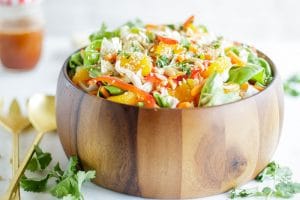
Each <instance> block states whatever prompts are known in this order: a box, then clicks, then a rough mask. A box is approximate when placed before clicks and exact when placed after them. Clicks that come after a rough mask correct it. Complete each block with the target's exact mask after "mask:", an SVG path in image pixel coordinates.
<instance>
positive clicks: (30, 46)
mask: <svg viewBox="0 0 300 200" xmlns="http://www.w3.org/2000/svg"><path fill="white" fill-rule="evenodd" d="M43 33H44V17H43V12H42V8H41V1H40V0H0V60H1V62H2V64H3V66H5V67H7V68H12V69H21V70H24V69H25V70H26V69H32V68H34V67H35V66H36V64H37V62H38V61H39V58H40V55H41V50H42V43H43Z"/></svg>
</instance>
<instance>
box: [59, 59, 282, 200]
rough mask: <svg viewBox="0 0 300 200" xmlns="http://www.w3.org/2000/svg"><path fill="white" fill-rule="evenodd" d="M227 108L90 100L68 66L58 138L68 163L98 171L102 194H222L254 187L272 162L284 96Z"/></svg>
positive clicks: (267, 93) (261, 96)
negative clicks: (71, 160)
mask: <svg viewBox="0 0 300 200" xmlns="http://www.w3.org/2000/svg"><path fill="white" fill-rule="evenodd" d="M259 54H260V56H261V57H263V58H264V59H266V60H267V61H268V62H269V63H270V65H271V67H272V70H273V75H274V79H273V81H272V82H271V83H270V85H269V86H268V87H267V88H266V89H265V90H264V91H262V92H260V93H258V94H256V95H254V96H252V97H249V98H246V99H243V100H240V101H237V102H234V103H229V104H225V105H220V106H214V107H207V108H194V109H165V108H163V109H146V108H140V107H135V106H129V105H123V104H118V103H114V102H111V101H108V100H105V99H103V98H100V97H96V96H92V95H89V94H87V93H85V92H84V91H83V90H81V89H79V88H78V87H77V86H75V85H74V84H73V83H72V81H71V80H70V78H69V76H68V73H67V65H68V60H69V58H68V59H67V61H66V62H65V64H64V66H63V68H62V70H61V73H60V76H59V80H58V86H57V100H56V105H57V108H56V109H57V110H56V113H57V126H58V133H59V137H60V140H61V143H62V145H63V148H64V150H65V153H66V154H67V156H78V158H79V161H80V164H81V167H82V168H83V169H84V170H90V169H94V170H96V178H95V179H94V182H95V183H96V184H97V185H100V186H102V187H105V188H108V189H111V190H114V191H117V192H122V193H126V194H130V195H135V196H141V197H148V198H172V199H173V198H193V197H203V196H209V195H213V194H218V193H222V192H225V191H228V190H229V189H231V188H233V187H235V186H237V185H240V184H242V183H245V182H247V181H249V180H251V179H253V178H254V177H255V176H256V175H257V174H258V173H259V172H260V171H261V170H262V169H263V168H264V167H265V166H266V165H267V164H268V162H269V161H270V159H271V158H272V155H273V153H274V152H275V149H276V147H277V144H278V142H279V138H280V133H281V127H282V121H283V90H282V84H281V81H280V77H279V75H278V72H277V70H276V68H275V65H274V64H273V62H272V61H271V60H270V59H269V58H268V57H267V56H265V55H264V54H263V53H259Z"/></svg>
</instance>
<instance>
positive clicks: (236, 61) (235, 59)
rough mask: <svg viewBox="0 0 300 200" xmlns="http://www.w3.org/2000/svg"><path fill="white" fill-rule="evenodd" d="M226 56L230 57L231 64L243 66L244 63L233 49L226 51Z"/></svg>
mask: <svg viewBox="0 0 300 200" xmlns="http://www.w3.org/2000/svg"><path fill="white" fill-rule="evenodd" d="M226 54H227V56H228V57H229V58H230V59H231V63H232V64H237V65H238V66H241V67H243V66H245V65H246V63H245V62H244V61H243V60H242V59H240V58H239V57H238V56H237V55H236V54H235V53H234V52H233V51H227V53H226Z"/></svg>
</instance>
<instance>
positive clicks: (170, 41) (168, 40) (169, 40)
mask: <svg viewBox="0 0 300 200" xmlns="http://www.w3.org/2000/svg"><path fill="white" fill-rule="evenodd" d="M156 38H157V40H158V41H160V42H163V43H165V44H177V43H178V41H177V40H175V39H172V38H167V37H164V36H160V35H157V36H156Z"/></svg>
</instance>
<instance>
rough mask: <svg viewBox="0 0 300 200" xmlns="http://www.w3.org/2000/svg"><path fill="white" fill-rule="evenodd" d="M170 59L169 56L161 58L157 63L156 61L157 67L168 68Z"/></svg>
mask: <svg viewBox="0 0 300 200" xmlns="http://www.w3.org/2000/svg"><path fill="white" fill-rule="evenodd" d="M169 62H170V61H169V58H168V57H167V56H164V55H162V56H159V57H158V59H157V61H156V65H157V66H158V67H160V68H163V67H165V66H167V65H168V64H169Z"/></svg>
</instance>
